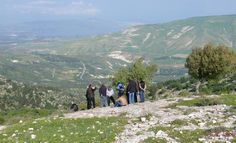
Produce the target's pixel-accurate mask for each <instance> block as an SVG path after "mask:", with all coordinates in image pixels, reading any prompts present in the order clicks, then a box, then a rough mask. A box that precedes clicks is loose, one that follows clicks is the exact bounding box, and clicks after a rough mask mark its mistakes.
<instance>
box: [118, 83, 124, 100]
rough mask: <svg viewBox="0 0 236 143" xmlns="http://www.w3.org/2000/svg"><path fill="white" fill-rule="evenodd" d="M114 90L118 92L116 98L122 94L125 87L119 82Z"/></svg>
mask: <svg viewBox="0 0 236 143" xmlns="http://www.w3.org/2000/svg"><path fill="white" fill-rule="evenodd" d="M116 89H117V90H118V97H120V96H122V95H123V94H124V90H125V87H124V85H123V84H122V83H121V82H118V83H117V87H116Z"/></svg>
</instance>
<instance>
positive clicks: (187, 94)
mask: <svg viewBox="0 0 236 143" xmlns="http://www.w3.org/2000/svg"><path fill="white" fill-rule="evenodd" d="M189 95H190V94H189V92H188V91H186V90H183V91H181V92H180V93H179V96H181V97H187V96H189Z"/></svg>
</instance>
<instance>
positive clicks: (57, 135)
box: [0, 117, 127, 143]
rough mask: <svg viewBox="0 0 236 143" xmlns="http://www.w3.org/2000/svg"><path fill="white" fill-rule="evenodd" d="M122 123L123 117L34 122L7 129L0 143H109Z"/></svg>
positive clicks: (124, 121) (1, 136) (121, 127)
mask: <svg viewBox="0 0 236 143" xmlns="http://www.w3.org/2000/svg"><path fill="white" fill-rule="evenodd" d="M126 123H127V121H126V119H124V118H123V117H109V118H88V119H63V118H57V119H44V120H35V121H32V122H23V123H21V124H16V125H13V126H10V127H8V128H7V129H5V130H4V131H3V132H2V133H1V134H0V138H1V143H11V142H30V143H39V142H48V143H58V142H71V143H74V142H79V143H87V142H93V143H97V142H102V143H109V142H113V141H114V140H115V137H116V135H117V134H118V133H120V132H121V131H122V130H123V128H124V125H125V124H126ZM34 137H35V138H34Z"/></svg>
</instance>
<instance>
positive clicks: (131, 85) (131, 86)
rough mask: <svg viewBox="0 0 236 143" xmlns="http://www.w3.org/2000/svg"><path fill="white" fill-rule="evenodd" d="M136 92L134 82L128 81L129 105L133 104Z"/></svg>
mask: <svg viewBox="0 0 236 143" xmlns="http://www.w3.org/2000/svg"><path fill="white" fill-rule="evenodd" d="M136 91H137V83H136V82H135V81H134V80H130V79H129V84H128V86H127V92H128V97H129V104H134V94H135V92H136Z"/></svg>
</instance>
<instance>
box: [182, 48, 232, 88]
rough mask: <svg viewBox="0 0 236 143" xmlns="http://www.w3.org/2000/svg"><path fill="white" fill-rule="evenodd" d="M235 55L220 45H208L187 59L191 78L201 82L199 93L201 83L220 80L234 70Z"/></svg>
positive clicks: (195, 51)
mask: <svg viewBox="0 0 236 143" xmlns="http://www.w3.org/2000/svg"><path fill="white" fill-rule="evenodd" d="M233 58H235V53H234V52H233V51H231V50H229V48H227V47H225V46H223V45H220V46H214V45H212V44H207V45H205V46H204V47H203V48H195V49H193V51H192V53H191V54H190V55H189V56H188V57H187V59H186V64H185V67H186V68H188V73H189V75H190V76H192V77H194V78H195V79H198V80H199V84H198V85H197V87H196V89H197V93H198V89H199V86H200V84H201V82H203V81H208V80H211V79H216V80H218V79H220V78H222V77H223V76H225V75H226V74H227V73H230V72H231V71H232V69H233V66H232V64H233Z"/></svg>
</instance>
